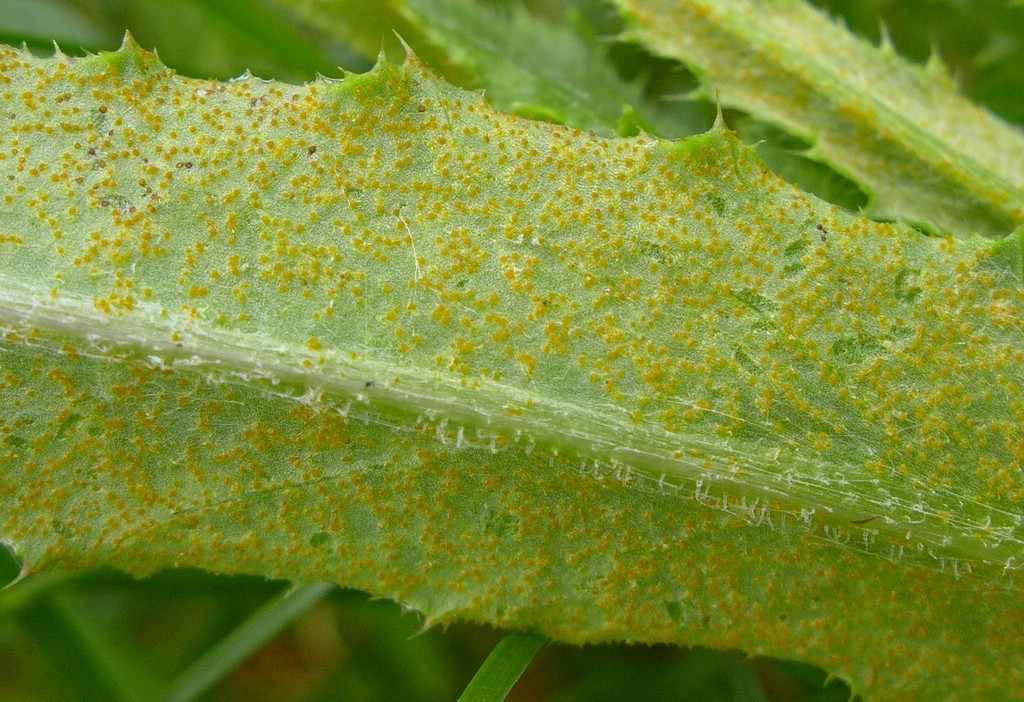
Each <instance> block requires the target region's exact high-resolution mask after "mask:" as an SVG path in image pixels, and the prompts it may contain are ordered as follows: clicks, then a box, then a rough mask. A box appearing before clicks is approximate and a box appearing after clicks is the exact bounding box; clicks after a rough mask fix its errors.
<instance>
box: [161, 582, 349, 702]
mask: <svg viewBox="0 0 1024 702" xmlns="http://www.w3.org/2000/svg"><path fill="white" fill-rule="evenodd" d="M334 587H335V586H334V584H333V583H312V584H309V585H302V586H300V587H298V588H296V589H294V590H291V591H289V592H285V593H282V594H280V595H277V596H276V597H273V598H271V599H270V600H269V601H268V602H267V603H266V604H265V605H264V606H263V607H261V608H260V609H259V610H257V611H256V613H255V614H253V615H252V616H251V617H249V619H247V620H246V621H245V622H243V623H242V624H241V625H240V626H239V627H238V628H237V629H235V630H234V631H232V632H231V633H230V634H228V635H227V636H226V637H224V639H223V640H222V641H221V642H220V643H218V644H217V645H216V646H214V647H213V648H212V649H210V650H209V651H208V652H207V653H206V654H205V655H203V656H201V657H200V658H199V659H197V660H196V661H195V662H194V663H193V664H192V665H190V666H189V667H188V668H186V669H185V670H184V671H182V673H181V674H180V675H179V676H178V678H177V679H176V680H175V681H174V682H173V683H172V684H171V687H170V691H169V693H168V694H167V696H166V699H167V700H168V701H169V702H186V700H194V699H197V698H198V697H199V696H200V695H202V694H203V693H204V692H206V691H207V690H209V689H210V688H211V687H213V686H214V685H215V684H216V683H217V681H218V680H220V679H221V678H222V677H224V676H225V675H226V674H227V673H229V672H231V671H232V670H233V669H234V668H235V667H236V666H237V665H238V664H239V663H241V662H242V661H244V660H245V659H246V658H248V657H249V656H250V655H252V654H253V653H255V652H256V651H257V650H258V649H259V648H260V647H261V646H263V644H265V643H266V642H268V641H270V639H272V638H273V637H274V636H275V635H277V634H278V633H279V632H280V631H281V630H282V629H284V628H285V627H286V626H288V625H289V624H291V623H292V622H294V621H295V620H296V619H298V618H299V617H300V616H302V614H304V613H305V612H306V611H307V610H308V609H309V608H310V607H312V606H313V605H314V604H316V603H317V602H319V601H320V600H321V599H323V597H324V596H325V595H326V594H327V593H328V592H330V591H331V590H332V589H333V588H334Z"/></svg>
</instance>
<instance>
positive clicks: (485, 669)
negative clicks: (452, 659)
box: [459, 631, 547, 702]
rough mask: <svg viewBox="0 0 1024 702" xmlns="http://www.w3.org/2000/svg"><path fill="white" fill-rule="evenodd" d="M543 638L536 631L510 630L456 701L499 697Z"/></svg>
mask: <svg viewBox="0 0 1024 702" xmlns="http://www.w3.org/2000/svg"><path fill="white" fill-rule="evenodd" d="M545 643H547V639H545V638H544V637H543V636H540V635H539V634H532V633H524V632H521V631H513V632H512V633H511V634H509V635H508V636H506V637H505V638H503V639H502V640H501V641H499V642H498V645H497V646H495V647H494V650H493V651H491V655H489V656H487V660H485V661H484V664H483V665H482V666H480V670H478V671H476V675H474V676H473V679H472V680H470V681H469V685H467V686H466V690H465V691H464V692H463V693H462V695H461V696H460V697H459V702H492V701H494V700H503V699H505V697H506V696H507V695H508V693H509V692H510V691H511V690H512V686H513V685H515V684H516V681H517V680H519V676H520V675H522V674H523V671H524V670H526V666H528V665H529V664H530V661H531V660H533V657H534V656H535V655H537V652H538V651H540V649H541V648H543V647H544V644H545Z"/></svg>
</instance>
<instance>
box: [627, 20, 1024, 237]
mask: <svg viewBox="0 0 1024 702" xmlns="http://www.w3.org/2000/svg"><path fill="white" fill-rule="evenodd" d="M616 4H617V5H618V6H619V7H620V8H622V10H623V12H624V13H625V15H626V20H627V24H628V26H629V29H628V32H627V36H628V37H630V38H632V39H634V40H635V41H638V42H640V43H642V44H643V45H644V46H646V47H647V48H649V49H650V50H652V51H654V52H655V53H657V54H660V55H664V56H668V57H671V58H675V59H677V60H679V61H682V62H684V63H686V64H687V66H689V67H690V68H691V69H692V70H693V71H694V72H696V73H698V74H699V75H700V76H702V78H703V80H704V82H705V85H706V88H707V90H708V91H709V93H711V94H713V95H717V96H718V97H719V98H720V99H721V101H722V103H723V104H725V105H728V106H731V107H737V108H741V109H744V110H746V111H749V112H751V113H753V114H754V115H755V116H757V117H759V118H762V119H765V120H767V121H769V122H772V123H775V124H777V125H779V126H781V127H783V128H785V129H787V130H788V131H790V132H792V133H794V134H795V135H797V136H798V137H800V138H801V139H803V140H805V141H807V142H809V143H811V144H813V151H812V153H813V155H815V156H816V157H817V158H820V159H821V160H823V161H825V162H826V163H828V164H829V165H830V166H832V167H833V168H835V169H836V170H837V171H838V172H839V173H841V174H843V175H845V176H847V177H849V178H850V179H852V180H854V181H856V182H857V183H859V184H861V185H862V186H863V187H864V189H865V190H866V191H867V192H868V195H869V196H870V198H871V199H870V202H869V205H868V208H867V209H868V212H869V213H870V214H872V215H873V216H875V217H878V218H887V219H899V220H902V221H907V222H911V223H914V224H919V225H922V226H924V227H926V228H928V229H931V230H933V231H938V232H949V233H954V234H957V235H959V236H969V235H971V234H981V235H983V236H988V237H1002V236H1006V235H1007V234H1009V233H1010V232H1011V231H1013V230H1014V228H1015V227H1016V226H1018V225H1019V224H1020V223H1021V222H1024V167H1022V164H1024V136H1022V135H1021V133H1020V132H1019V131H1017V130H1015V129H1014V128H1013V127H1010V126H1009V125H1007V124H1005V123H1004V122H1001V121H1000V120H999V119H998V118H995V117H993V116H992V115H990V114H989V113H987V112H985V111H984V110H981V109H980V108H977V107H975V106H973V105H972V104H971V103H970V102H968V101H967V100H965V99H964V98H962V97H961V96H960V95H958V94H957V92H956V90H955V88H954V86H953V84H952V81H951V80H949V79H948V78H947V77H946V76H945V75H944V74H943V73H942V72H941V70H940V69H938V67H937V65H936V66H930V67H927V68H926V67H919V66H915V65H912V64H910V63H909V62H907V61H906V60H904V59H902V58H900V57H899V56H897V55H896V53H895V52H894V51H892V50H891V48H889V47H882V48H876V47H873V46H871V45H869V44H867V43H866V42H864V41H863V40H861V39H858V38H856V37H854V36H853V35H851V34H850V33H849V32H847V31H846V30H844V29H842V28H840V27H838V26H837V25H835V24H833V23H832V22H831V21H830V20H829V19H828V18H827V17H825V15H823V14H822V13H821V12H820V11H818V10H816V9H814V8H812V7H811V6H809V5H806V4H804V3H801V2H792V1H791V0H772V1H771V2H759V3H753V2H750V1H749V0H707V1H692V2H677V1H676V0H617V1H616Z"/></svg>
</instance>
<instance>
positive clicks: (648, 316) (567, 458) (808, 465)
mask: <svg viewBox="0 0 1024 702" xmlns="http://www.w3.org/2000/svg"><path fill="white" fill-rule="evenodd" d="M0 122H2V124H3V128H2V130H0V182H3V183H4V189H3V192H2V194H0V327H2V330H3V333H2V337H0V338H2V342H0V406H2V407H4V408H5V412H4V413H3V414H2V415H0V477H2V480H0V535H2V538H3V539H4V541H6V542H8V543H10V544H12V545H13V547H14V548H15V549H16V551H17V553H18V555H19V556H20V557H21V558H22V559H23V560H24V562H25V564H26V566H27V568H28V569H29V570H31V571H40V570H44V569H49V570H57V569H75V568H85V567H90V566H94V565H98V564H105V565H110V566H114V567H117V568H120V569H123V570H125V571H127V572H129V573H132V574H136V575H141V574H145V573H149V572H153V571H156V570H160V569H163V568H167V567H172V566H179V565H189V566H196V567H202V568H206V569H209V570H212V571H217V572H223V573H239V572H246V573H255V574H260V575H265V576H268V577H285V578H288V579H292V580H298V581H321V580H326V581H335V582H338V583H341V584H343V585H345V586H350V587H357V588H360V589H364V590H367V591H369V592H371V593H374V594H376V595H379V596H387V597H391V598H394V599H397V600H399V601H401V602H403V603H405V604H407V605H409V606H412V607H415V608H416V609H418V610H420V611H421V612H423V613H424V615H425V617H426V623H427V624H428V625H432V624H438V623H444V622H448V621H453V620H456V619H471V620H478V621H485V622H489V623H491V624H494V625H497V626H505V627H510V628H519V629H524V630H534V631H537V632H539V633H541V634H542V635H544V636H546V637H549V638H552V639H557V640H563V641H568V642H573V643H583V642H599V641H610V640H626V641H642V642H650V643H655V642H667V643H677V644H698V643H699V644H706V645H710V646H714V647H718V648H742V649H743V650H744V651H746V652H748V653H752V654H768V655H774V656H782V657H793V658H799V659H801V660H806V661H812V662H814V663H816V664H819V665H822V666H824V667H826V668H827V669H829V670H830V671H832V672H833V673H834V674H836V675H839V676H842V677H843V678H845V679H848V680H850V681H851V683H852V684H853V686H854V688H855V689H856V690H857V691H861V692H864V693H866V694H874V695H876V696H878V697H879V698H882V699H893V698H897V699H899V698H907V697H920V698H935V697H941V696H944V695H945V694H946V692H948V690H949V689H950V687H951V686H953V687H956V688H957V689H958V690H961V691H963V695H964V696H965V697H968V698H984V699H997V698H1000V697H1009V698H1012V697H1014V696H1016V695H1017V694H1018V693H1020V692H1021V691H1022V689H1024V665H1021V662H1022V661H1021V659H1020V657H1021V651H1022V650H1024V648H1022V646H1021V641H1020V635H1019V633H1018V632H1020V631H1022V628H1021V626H1020V623H1021V622H1020V617H1021V615H1020V608H1019V591H1020V587H1021V576H1020V570H1019V569H1018V565H1019V564H1018V562H1017V561H1018V555H1017V554H1018V553H1020V550H1021V545H1022V542H1024V534H1022V530H1024V525H1022V521H1024V520H1022V516H1021V510H1020V500H1021V498H1022V497H1024V481H1022V479H1021V473H1020V468H1021V462H1022V459H1024V396H1022V395H1024V352H1022V351H1021V350H1020V348H1019V347H1020V340H1021V331H1022V328H1021V323H1020V320H1021V318H1022V309H1021V306H1022V304H1024V295H1022V292H1021V289H1020V277H1019V271H1020V264H1019V260H1020V259H1019V251H1020V241H1019V240H1007V242H1006V243H1004V244H1001V245H992V244H990V243H988V242H985V241H981V240H979V239H971V240H963V241H961V240H952V239H937V238H932V239H929V238H924V237H920V236H918V235H917V234H915V233H914V232H913V231H911V230H909V229H907V228H905V227H902V226H897V225H890V224H880V223H875V222H870V221H868V220H864V219H861V218H857V217H853V216H850V215H848V214H845V213H843V212H841V211H839V210H838V208H836V207H834V206H831V205H828V204H825V203H823V202H821V201H819V200H816V199H815V198H813V197H811V196H808V195H806V194H804V193H802V192H801V191H799V190H797V189H795V188H793V187H790V186H788V185H786V184H785V183H783V182H781V181H780V180H779V179H778V178H776V177H775V176H773V175H771V174H770V173H768V172H767V171H766V170H765V169H764V168H763V166H762V165H761V164H760V163H759V162H758V161H757V160H756V159H755V158H754V157H753V156H752V154H751V152H750V150H749V149H748V148H747V147H744V146H743V145H742V144H740V143H739V142H738V141H737V140H736V139H735V138H734V137H732V136H731V135H729V134H727V133H724V132H722V131H712V132H709V133H707V134H703V135H700V136H697V137H693V138H690V139H687V140H683V141H678V142H665V141H659V140H656V139H654V138H651V137H648V136H640V137H635V138H630V139H602V138H599V137H597V136H594V135H587V134H583V133H580V132H577V131H574V130H571V129H568V128H565V127H560V126H555V125H550V124H544V123H538V122H532V121H528V120H524V119H521V118H517V117H514V116H510V115H507V114H503V113H500V112H497V111H495V110H493V109H492V108H490V107H488V106H487V105H486V104H485V103H484V101H483V100H482V98H481V97H480V96H479V95H477V94H475V93H470V92H466V91H463V90H459V89H457V88H453V87H452V86H450V85H447V84H445V83H444V82H442V81H440V80H438V79H437V78H436V77H434V76H433V75H432V74H431V73H429V72H428V71H426V70H424V69H423V68H422V67H421V66H420V65H419V64H418V63H417V62H416V61H415V60H414V59H409V61H408V62H407V63H406V64H404V65H394V64H390V63H387V62H383V63H381V64H380V65H378V66H377V67H376V68H374V69H373V70H372V71H371V72H370V73H367V74H364V75H350V76H348V77H346V79H345V80H340V81H331V80H319V81H317V82H315V83H312V84H309V85H305V86H290V85H284V84H280V83H274V82H266V81H260V80H256V79H252V78H250V79H246V80H238V81H233V82H230V83H226V84H224V83H217V82H212V81H199V80H193V79H186V78H181V77H178V76H176V75H174V73H173V72H172V71H169V70H168V69H166V68H165V67H163V66H162V65H161V64H160V63H159V61H157V60H156V58H155V57H154V56H153V55H151V54H147V53H145V52H142V51H140V50H139V49H138V48H137V47H136V46H134V45H132V44H128V45H127V46H126V47H125V48H124V49H123V50H122V51H120V52H117V53H113V54H101V55H99V56H92V57H88V58H85V59H71V58H67V57H56V58H52V59H39V58H35V57H32V56H31V55H29V54H27V53H25V52H21V51H17V50H13V49H9V50H3V51H2V53H0ZM979 670H984V671H991V674H986V675H978V674H977V672H978V671H979ZM936 671H941V674H939V673H937V672H936Z"/></svg>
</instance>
